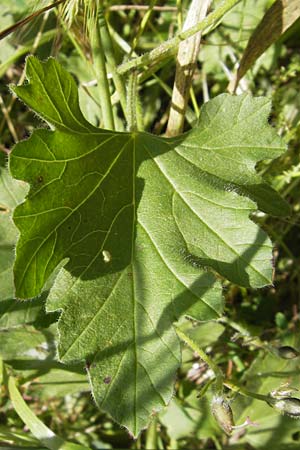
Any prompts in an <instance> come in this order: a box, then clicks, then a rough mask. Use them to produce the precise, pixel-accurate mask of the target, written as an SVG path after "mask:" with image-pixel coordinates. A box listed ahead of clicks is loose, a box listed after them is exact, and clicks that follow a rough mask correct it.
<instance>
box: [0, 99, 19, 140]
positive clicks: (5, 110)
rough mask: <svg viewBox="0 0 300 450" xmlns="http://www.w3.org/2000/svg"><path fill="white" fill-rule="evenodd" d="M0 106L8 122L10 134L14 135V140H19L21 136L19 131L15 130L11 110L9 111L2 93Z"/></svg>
mask: <svg viewBox="0 0 300 450" xmlns="http://www.w3.org/2000/svg"><path fill="white" fill-rule="evenodd" d="M0 108H1V111H2V113H3V116H4V118H5V120H6V123H7V126H8V129H9V131H10V134H11V135H12V137H13V139H14V141H15V142H18V140H19V138H18V135H17V132H16V130H15V127H14V124H13V123H12V120H11V118H10V115H9V112H8V111H7V108H6V106H5V103H4V101H3V98H2V95H1V94H0Z"/></svg>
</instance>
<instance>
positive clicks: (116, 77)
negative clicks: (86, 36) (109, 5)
mask: <svg viewBox="0 0 300 450" xmlns="http://www.w3.org/2000/svg"><path fill="white" fill-rule="evenodd" d="M101 3H102V2H101ZM99 27H100V33H101V40H102V44H103V48H104V53H105V56H106V59H107V64H108V68H109V70H110V72H111V74H112V77H113V82H114V85H115V87H116V90H117V92H118V95H119V99H120V103H121V106H122V110H123V113H124V116H125V117H126V112H127V110H126V86H125V82H124V80H123V77H122V76H121V75H120V74H119V73H118V72H117V64H116V59H115V53H114V49H113V44H112V39H111V36H110V33H109V29H108V26H107V23H106V20H105V17H104V14H103V8H102V4H101V6H100V9H99Z"/></svg>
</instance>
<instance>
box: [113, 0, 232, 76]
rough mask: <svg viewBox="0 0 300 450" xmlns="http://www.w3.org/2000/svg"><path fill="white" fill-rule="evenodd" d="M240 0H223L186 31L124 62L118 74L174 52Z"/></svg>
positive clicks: (216, 20)
mask: <svg viewBox="0 0 300 450" xmlns="http://www.w3.org/2000/svg"><path fill="white" fill-rule="evenodd" d="M240 1H241V0H225V1H224V2H223V3H222V4H221V6H220V7H219V8H218V9H216V10H215V11H213V12H212V13H210V14H209V15H208V16H207V17H206V18H205V19H204V20H202V21H201V22H199V23H198V24H197V25H195V26H193V27H191V28H189V29H188V30H186V31H182V32H181V33H179V34H177V36H175V37H174V38H172V39H170V40H169V41H167V42H164V43H163V44H161V45H159V46H158V47H156V48H154V49H153V50H151V52H148V53H145V54H144V55H142V56H139V57H137V58H134V59H132V60H131V61H128V62H125V63H124V64H121V66H119V67H118V72H119V73H120V74H122V73H126V72H128V71H129V70H131V69H134V68H138V67H141V66H148V65H150V64H153V63H156V62H157V61H161V60H162V59H165V58H168V57H169V56H171V55H173V54H175V53H176V51H177V49H178V47H179V44H180V43H181V42H182V41H183V40H185V39H187V38H189V37H191V36H193V35H194V34H196V33H198V32H199V31H204V30H207V29H208V28H210V27H212V26H213V25H216V24H217V22H218V21H219V20H220V19H221V18H222V17H223V16H224V15H225V14H226V13H227V12H228V11H230V10H231V9H232V8H233V7H234V6H235V5H237V4H238V3H239V2H240Z"/></svg>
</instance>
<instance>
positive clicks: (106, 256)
mask: <svg viewBox="0 0 300 450" xmlns="http://www.w3.org/2000/svg"><path fill="white" fill-rule="evenodd" d="M102 256H103V261H104V262H105V263H109V262H110V261H111V254H110V253H109V251H107V250H103V252H102Z"/></svg>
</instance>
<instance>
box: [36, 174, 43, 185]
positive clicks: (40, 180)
mask: <svg viewBox="0 0 300 450" xmlns="http://www.w3.org/2000/svg"><path fill="white" fill-rule="evenodd" d="M37 181H38V183H42V182H43V181H44V178H43V177H42V175H40V176H39V177H38V179H37Z"/></svg>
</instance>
